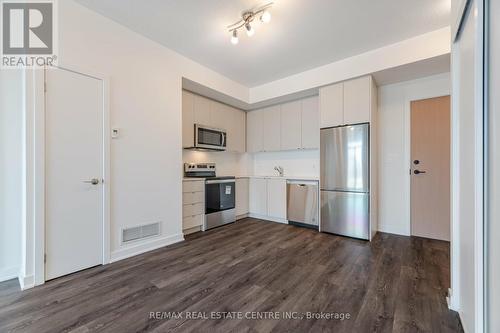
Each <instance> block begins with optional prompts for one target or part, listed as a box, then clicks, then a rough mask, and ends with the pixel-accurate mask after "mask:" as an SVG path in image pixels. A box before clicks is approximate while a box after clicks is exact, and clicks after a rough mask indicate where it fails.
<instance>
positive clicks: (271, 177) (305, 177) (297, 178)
mask: <svg viewBox="0 0 500 333" xmlns="http://www.w3.org/2000/svg"><path fill="white" fill-rule="evenodd" d="M236 178H267V179H285V180H311V181H319V177H313V176H290V175H284V176H283V177H280V176H266V175H253V176H248V175H247V176H236Z"/></svg>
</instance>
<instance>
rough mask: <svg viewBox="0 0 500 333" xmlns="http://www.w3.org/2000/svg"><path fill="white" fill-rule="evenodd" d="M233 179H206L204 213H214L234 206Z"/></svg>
mask: <svg viewBox="0 0 500 333" xmlns="http://www.w3.org/2000/svg"><path fill="white" fill-rule="evenodd" d="M235 184H236V183H235V181H234V179H227V180H207V181H206V184H205V214H211V213H216V212H220V211H224V210H228V209H233V208H234V207H235V193H234V190H235V187H236V186H235Z"/></svg>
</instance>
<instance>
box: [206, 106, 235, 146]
mask: <svg viewBox="0 0 500 333" xmlns="http://www.w3.org/2000/svg"><path fill="white" fill-rule="evenodd" d="M210 121H211V126H212V127H215V128H220V129H222V130H225V131H226V134H227V137H226V139H227V142H226V150H227V151H235V147H234V136H235V129H234V124H233V109H232V108H231V107H230V106H228V105H225V104H222V103H219V102H214V101H212V103H211V105H210Z"/></svg>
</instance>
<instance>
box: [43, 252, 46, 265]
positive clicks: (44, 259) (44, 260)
mask: <svg viewBox="0 0 500 333" xmlns="http://www.w3.org/2000/svg"><path fill="white" fill-rule="evenodd" d="M43 263H44V264H46V263H47V253H45V254H44V255H43Z"/></svg>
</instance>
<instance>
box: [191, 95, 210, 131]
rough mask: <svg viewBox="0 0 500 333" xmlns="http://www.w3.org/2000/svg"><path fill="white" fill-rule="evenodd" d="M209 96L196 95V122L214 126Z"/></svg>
mask: <svg viewBox="0 0 500 333" xmlns="http://www.w3.org/2000/svg"><path fill="white" fill-rule="evenodd" d="M210 102H211V101H210V100H209V99H208V98H205V97H202V96H199V95H194V123H195V124H201V125H205V126H212V123H211V121H210V106H211V105H210V104H211V103H210Z"/></svg>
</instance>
